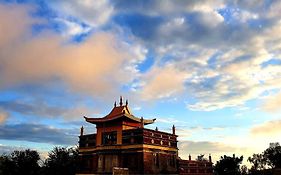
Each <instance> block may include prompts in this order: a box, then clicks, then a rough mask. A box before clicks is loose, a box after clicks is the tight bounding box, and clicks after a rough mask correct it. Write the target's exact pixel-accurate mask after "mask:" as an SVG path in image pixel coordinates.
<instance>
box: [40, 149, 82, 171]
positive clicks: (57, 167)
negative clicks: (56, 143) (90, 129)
mask: <svg viewBox="0 0 281 175" xmlns="http://www.w3.org/2000/svg"><path fill="white" fill-rule="evenodd" d="M48 156H49V157H48V158H47V159H46V160H45V162H44V165H43V172H42V174H45V175H61V174H64V175H75V172H76V170H77V167H78V150H77V149H73V148H69V149H67V148H65V147H55V148H54V149H53V150H52V151H51V152H49V154H48Z"/></svg>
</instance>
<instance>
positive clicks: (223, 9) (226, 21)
mask: <svg viewBox="0 0 281 175" xmlns="http://www.w3.org/2000/svg"><path fill="white" fill-rule="evenodd" d="M280 11H281V1H278V0H264V1H262V0H252V1H242V0H241V1H240V0H231V1H230V0H221V1H215V0H190V1H180V0H173V1H172V0H161V1H160V0H154V1H152V0H135V1H131V0H112V1H109V0H99V1H95V0H79V1H78V0H60V1H55V0H0V153H8V152H10V151H11V150H14V149H26V148H31V149H37V150H38V151H40V153H41V155H42V156H44V155H46V152H48V151H50V150H51V149H52V148H53V147H54V146H73V145H77V143H78V135H79V132H80V127H81V126H82V125H83V126H84V127H85V133H86V134H91V133H94V132H95V126H94V125H91V124H87V123H86V122H85V121H84V119H83V116H88V117H103V116H105V115H106V114H108V113H109V112H110V110H111V109H112V107H113V104H114V101H118V100H119V96H120V95H122V96H123V97H124V99H128V100H129V106H130V108H131V110H132V112H133V114H134V115H135V116H138V117H144V118H146V119H152V118H156V122H155V123H154V124H152V125H150V126H149V125H148V126H147V127H148V128H150V129H155V127H156V126H157V127H158V129H159V130H161V131H165V132H172V129H171V128H172V125H173V124H174V125H175V127H176V134H177V135H178V136H179V137H178V140H179V142H178V147H179V156H180V157H181V158H185V159H186V158H187V157H188V154H191V155H192V157H193V159H194V158H195V157H196V156H197V155H199V154H205V155H208V154H212V155H213V160H218V158H219V157H220V156H221V155H224V154H226V155H232V154H233V153H235V154H236V155H244V157H245V159H244V160H246V159H247V157H249V156H250V155H252V154H253V153H261V152H262V151H263V150H265V149H266V148H267V147H268V146H269V143H270V142H281V35H280V33H281V13H280ZM246 163H247V162H246Z"/></svg>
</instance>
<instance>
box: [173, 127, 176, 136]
mask: <svg viewBox="0 0 281 175" xmlns="http://www.w3.org/2000/svg"><path fill="white" fill-rule="evenodd" d="M172 131H173V135H175V134H176V127H175V125H173V127H172Z"/></svg>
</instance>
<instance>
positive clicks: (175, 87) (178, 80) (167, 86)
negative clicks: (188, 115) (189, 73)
mask: <svg viewBox="0 0 281 175" xmlns="http://www.w3.org/2000/svg"><path fill="white" fill-rule="evenodd" d="M185 76H186V75H185V73H184V72H180V71H178V70H177V69H175V68H174V67H173V66H172V65H167V66H165V67H164V68H159V67H158V68H157V67H155V68H153V69H152V70H150V71H149V72H148V73H147V74H146V75H144V79H145V82H144V84H143V88H142V91H141V95H142V97H143V98H144V99H146V100H152V99H161V98H167V97H170V96H172V95H175V94H178V93H180V92H182V91H183V90H184V86H183V82H184V80H185Z"/></svg>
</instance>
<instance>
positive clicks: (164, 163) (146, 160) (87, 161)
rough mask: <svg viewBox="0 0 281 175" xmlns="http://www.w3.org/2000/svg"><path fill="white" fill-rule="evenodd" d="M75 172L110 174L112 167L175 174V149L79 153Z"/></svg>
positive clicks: (140, 172) (150, 172) (133, 171)
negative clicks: (79, 163) (78, 162)
mask: <svg viewBox="0 0 281 175" xmlns="http://www.w3.org/2000/svg"><path fill="white" fill-rule="evenodd" d="M80 160H81V169H80V170H79V172H78V173H77V174H112V171H113V168H114V167H119V168H128V171H129V174H177V170H178V167H177V151H163V150H157V149H142V150H134V149H132V150H106V151H98V152H87V153H85V152H84V153H83V154H80Z"/></svg>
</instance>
